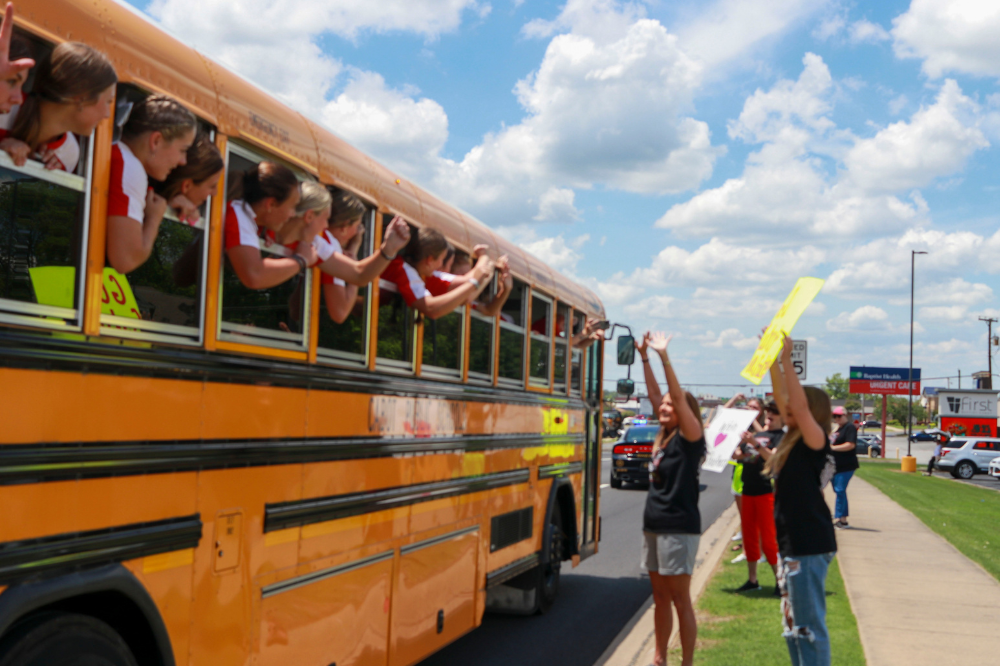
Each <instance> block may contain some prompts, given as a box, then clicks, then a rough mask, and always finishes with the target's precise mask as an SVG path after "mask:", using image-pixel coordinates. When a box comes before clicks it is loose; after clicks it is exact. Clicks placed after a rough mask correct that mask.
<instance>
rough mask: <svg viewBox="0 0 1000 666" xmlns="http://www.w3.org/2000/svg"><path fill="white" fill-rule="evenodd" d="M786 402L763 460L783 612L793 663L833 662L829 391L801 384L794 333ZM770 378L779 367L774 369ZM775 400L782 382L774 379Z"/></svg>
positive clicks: (788, 349)
mask: <svg viewBox="0 0 1000 666" xmlns="http://www.w3.org/2000/svg"><path fill="white" fill-rule="evenodd" d="M779 368H780V369H781V370H784V372H779V373H777V374H778V375H779V376H783V382H782V381H781V380H780V379H779V381H778V382H777V383H778V384H781V383H784V384H786V385H787V390H788V404H787V406H786V407H785V409H784V414H782V416H784V419H785V425H786V426H788V432H786V433H785V436H784V437H783V438H782V439H781V442H780V443H779V444H778V448H777V449H775V450H774V453H773V454H772V455H771V456H770V458H769V459H768V461H767V464H766V465H765V466H764V472H765V473H767V474H769V475H771V476H773V477H774V522H775V527H776V528H777V533H778V553H779V555H780V558H779V565H778V587H779V590H780V592H781V611H782V613H781V615H782V617H781V619H782V625H783V628H784V637H785V641H786V642H787V643H788V652H789V655H790V657H791V660H792V664H795V665H796V666H798V665H799V664H801V665H803V666H805V665H809V666H829V665H830V634H829V632H828V631H827V628H826V571H827V568H828V567H829V566H830V562H831V561H832V560H833V556H834V555H835V554H836V551H837V537H836V535H835V534H834V530H833V520H832V519H831V518H830V508H829V507H828V506H827V504H826V500H825V499H824V497H823V487H824V486H825V485H826V484H827V483H829V482H830V479H832V478H833V474H834V471H835V469H836V465H835V463H834V461H833V455H832V454H831V452H830V442H829V439H828V437H829V434H830V420H831V418H830V396H828V395H827V394H826V393H824V392H823V391H822V390H820V389H818V388H814V387H811V386H806V387H803V386H802V385H801V384H799V379H798V376H797V375H796V374H795V368H794V366H793V365H792V340H791V338H789V337H787V336H786V337H785V345H784V347H783V348H782V350H781V365H780V366H779ZM771 376H772V378H774V377H775V373H774V371H773V369H772V375H771ZM775 392H776V393H775V395H776V396H778V405H779V406H780V405H781V404H782V402H783V400H781V396H780V393H781V390H780V388H779V387H778V386H776V387H775Z"/></svg>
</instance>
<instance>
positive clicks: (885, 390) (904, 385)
mask: <svg viewBox="0 0 1000 666" xmlns="http://www.w3.org/2000/svg"><path fill="white" fill-rule="evenodd" d="M909 376H910V369H909V368H873V367H868V366H861V367H858V366H853V365H852V366H851V384H850V391H851V393H877V394H885V395H909V393H910V384H909V381H908V378H909ZM913 395H920V368H913Z"/></svg>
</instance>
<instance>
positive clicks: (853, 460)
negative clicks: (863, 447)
mask: <svg viewBox="0 0 1000 666" xmlns="http://www.w3.org/2000/svg"><path fill="white" fill-rule="evenodd" d="M846 442H851V443H852V444H857V443H858V429H857V428H855V427H854V424H853V423H845V424H844V425H843V426H842V427H841V428H840V430H838V431H837V432H836V433H835V434H834V435H833V442H832V443H833V444H844V443H846ZM832 453H833V459H834V461H836V463H837V471H838V472H850V471H851V470H855V469H857V468H858V467H860V465H858V452H857V449H851V450H850V451H833V452H832Z"/></svg>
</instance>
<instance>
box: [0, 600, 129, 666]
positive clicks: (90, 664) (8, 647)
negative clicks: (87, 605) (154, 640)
mask: <svg viewBox="0 0 1000 666" xmlns="http://www.w3.org/2000/svg"><path fill="white" fill-rule="evenodd" d="M0 666H136V661H135V657H133V656H132V651H131V650H129V647H128V645H127V644H126V643H125V641H124V640H122V637H121V636H119V635H118V633H117V632H115V630H114V629H112V628H111V627H109V626H108V625H107V624H105V623H104V622H101V621H100V620H98V619H96V618H93V617H90V616H89V615H79V614H76V613H57V612H51V613H39V614H38V615H35V616H33V617H29V618H28V619H26V620H24V621H23V622H21V623H19V624H17V625H15V626H14V627H13V628H12V629H11V632H10V634H9V635H8V636H7V637H6V638H4V640H3V641H0Z"/></svg>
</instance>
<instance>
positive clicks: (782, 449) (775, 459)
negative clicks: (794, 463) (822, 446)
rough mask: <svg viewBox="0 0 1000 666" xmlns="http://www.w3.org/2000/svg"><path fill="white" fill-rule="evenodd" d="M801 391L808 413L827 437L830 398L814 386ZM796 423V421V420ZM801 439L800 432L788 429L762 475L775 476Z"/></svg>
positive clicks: (829, 419) (796, 429) (803, 388)
mask: <svg viewBox="0 0 1000 666" xmlns="http://www.w3.org/2000/svg"><path fill="white" fill-rule="evenodd" d="M802 390H803V391H805V392H806V403H807V404H808V405H809V413H810V414H812V417H813V418H814V419H816V423H818V424H819V427H820V428H822V429H823V434H824V435H825V436H829V435H830V421H831V411H832V410H831V409H830V396H828V395H827V394H826V391H823V390H822V389H818V388H816V387H814V386H804V387H802ZM797 422H798V420H796V423H797ZM801 439H802V431H800V430H799V429H798V428H797V427H796V428H789V429H788V432H786V433H785V436H784V437H782V438H781V443H780V444H778V448H776V449H775V450H774V453H773V454H772V455H771V458H770V460H768V461H767V463H766V464H765V465H764V474H766V475H768V476H777V474H778V473H779V472H780V471H781V468H782V467H784V465H785V461H786V460H788V454H789V453H791V452H792V449H793V448H794V447H795V445H796V444H798V443H799V441H800V440H801Z"/></svg>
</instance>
